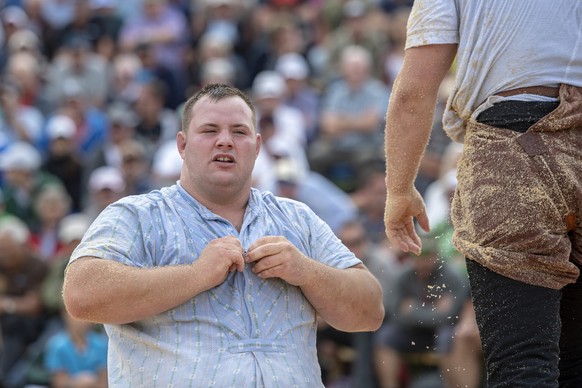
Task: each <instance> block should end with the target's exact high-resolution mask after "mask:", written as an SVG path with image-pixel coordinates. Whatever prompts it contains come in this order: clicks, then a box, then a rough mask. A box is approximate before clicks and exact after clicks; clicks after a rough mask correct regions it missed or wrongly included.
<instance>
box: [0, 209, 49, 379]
mask: <svg viewBox="0 0 582 388" xmlns="http://www.w3.org/2000/svg"><path fill="white" fill-rule="evenodd" d="M29 238H30V231H29V228H28V227H27V226H26V224H24V223H23V222H22V221H21V220H19V219H18V218H17V217H15V216H4V217H2V218H1V219H0V278H1V282H0V284H1V285H2V288H1V289H0V328H1V331H2V347H1V348H0V381H2V378H3V377H4V376H5V375H6V374H7V373H8V372H9V371H10V370H11V367H12V366H13V365H14V364H15V362H16V361H17V360H18V358H19V357H20V356H21V355H22V354H23V353H24V351H25V350H26V347H27V346H28V345H29V344H31V343H32V342H34V341H35V340H36V338H37V337H38V335H39V334H40V333H41V331H42V327H43V321H44V314H43V306H42V301H41V297H40V287H41V284H42V281H43V280H44V278H45V276H46V272H47V267H46V264H45V263H43V262H42V261H41V260H39V259H38V258H37V257H35V256H34V255H33V253H32V251H31V249H30V245H29Z"/></svg>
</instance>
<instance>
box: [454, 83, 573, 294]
mask: <svg viewBox="0 0 582 388" xmlns="http://www.w3.org/2000/svg"><path fill="white" fill-rule="evenodd" d="M559 99H560V104H559V106H558V108H556V109H555V110H554V111H552V112H551V113H550V114H548V115H547V116H545V117H543V118H542V119H541V120H539V121H538V122H537V123H536V124H534V125H533V126H531V127H530V128H529V129H528V131H527V132H526V133H523V134H522V133H518V132H515V131H512V130H510V129H504V128H496V127H492V126H488V125H485V124H480V123H477V122H475V121H474V120H472V121H471V122H469V123H468V125H467V133H466V135H465V141H464V143H465V147H464V153H463V156H462V158H461V160H460V162H459V166H458V174H457V175H458V186H457V190H456V192H455V196H454V199H453V204H452V209H451V219H452V222H453V225H454V227H455V234H454V237H453V242H454V244H455V246H456V247H457V249H458V250H459V251H460V252H461V253H462V254H464V255H465V256H466V257H468V258H470V259H472V260H475V261H477V262H478V263H480V264H481V265H483V266H485V267H487V268H489V269H491V270H492V271H494V272H497V273H499V274H501V275H503V276H506V277H509V278H511V279H515V280H518V281H521V282H524V283H528V284H533V285H538V286H542V287H549V288H553V289H560V288H562V287H563V286H565V285H566V284H568V283H572V282H574V281H575V280H576V278H577V277H578V275H579V270H578V268H577V267H576V266H575V265H574V264H572V262H571V261H576V262H578V263H581V264H582V88H576V87H573V86H569V85H562V86H561V87H560V97H559Z"/></svg>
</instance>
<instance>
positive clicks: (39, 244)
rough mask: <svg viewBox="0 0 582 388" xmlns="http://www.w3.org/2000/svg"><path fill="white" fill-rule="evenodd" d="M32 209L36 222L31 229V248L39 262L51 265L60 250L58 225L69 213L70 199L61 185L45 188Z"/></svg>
mask: <svg viewBox="0 0 582 388" xmlns="http://www.w3.org/2000/svg"><path fill="white" fill-rule="evenodd" d="M34 208H35V211H36V213H37V214H38V221H37V222H36V223H35V225H33V227H32V228H31V236H30V243H31V247H32V249H33V251H34V253H35V255H36V256H37V257H38V258H39V259H40V260H42V261H44V262H47V263H51V262H53V261H54V260H55V257H56V255H57V253H58V251H59V250H60V249H61V248H62V246H61V243H60V240H59V238H58V231H59V225H60V222H61V220H62V219H63V217H65V216H66V215H67V214H69V212H70V211H71V197H70V196H69V194H67V191H66V190H65V188H64V187H63V186H61V185H50V186H45V187H43V188H42V189H41V191H40V193H39V194H38V196H37V198H36V200H35V201H34Z"/></svg>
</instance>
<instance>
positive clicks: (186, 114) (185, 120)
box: [182, 84, 256, 133]
mask: <svg viewBox="0 0 582 388" xmlns="http://www.w3.org/2000/svg"><path fill="white" fill-rule="evenodd" d="M235 96H236V97H240V98H242V99H243V101H244V102H245V103H246V104H247V105H248V107H249V108H250V109H251V112H252V113H253V127H256V123H255V121H256V110H255V106H254V105H253V103H252V102H251V99H250V98H249V97H248V96H247V95H246V94H245V93H243V92H242V91H241V90H240V89H238V88H236V87H234V86H231V85H226V84H209V85H206V86H204V87H203V88H202V89H200V90H199V91H198V92H196V93H195V94H194V95H193V96H192V97H190V98H189V99H188V101H186V103H185V104H184V110H183V112H182V131H183V132H184V133H186V132H187V131H188V126H189V125H190V121H192V107H193V106H194V104H196V103H197V102H198V101H199V100H200V99H202V97H208V98H209V99H210V100H211V101H215V102H216V101H219V100H221V99H223V98H227V97H235Z"/></svg>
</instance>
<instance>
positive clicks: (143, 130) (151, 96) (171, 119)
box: [134, 80, 180, 155]
mask: <svg viewBox="0 0 582 388" xmlns="http://www.w3.org/2000/svg"><path fill="white" fill-rule="evenodd" d="M167 92H168V89H167V88H166V85H165V84H164V83H163V82H161V81H159V80H150V81H147V82H145V83H142V84H141V86H140V88H139V93H138V96H137V100H136V101H135V104H134V107H135V112H136V113H137V116H138V118H137V121H138V122H137V125H136V126H135V134H136V137H137V138H138V139H139V140H140V141H141V142H142V143H143V144H144V146H145V147H146V149H147V151H148V155H153V154H154V152H155V151H156V149H157V148H158V147H159V146H160V145H161V144H163V143H164V142H166V141H168V140H173V139H175V137H176V133H177V132H178V130H179V129H180V124H179V117H178V115H177V114H176V112H175V111H174V110H172V109H169V108H166V106H165V101H166V96H167Z"/></svg>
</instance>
